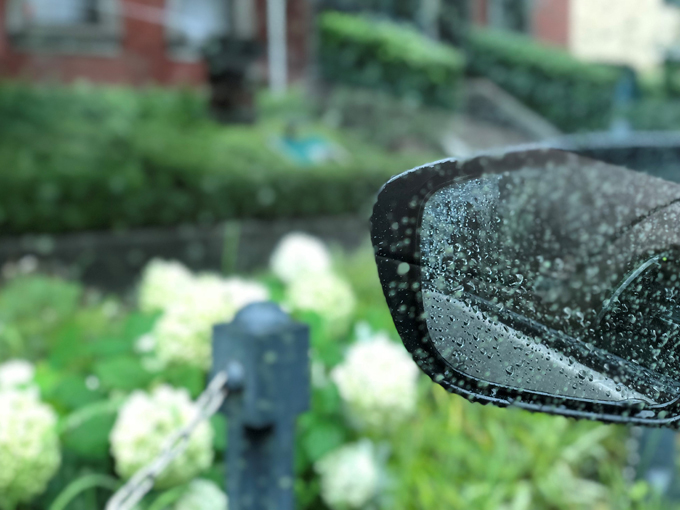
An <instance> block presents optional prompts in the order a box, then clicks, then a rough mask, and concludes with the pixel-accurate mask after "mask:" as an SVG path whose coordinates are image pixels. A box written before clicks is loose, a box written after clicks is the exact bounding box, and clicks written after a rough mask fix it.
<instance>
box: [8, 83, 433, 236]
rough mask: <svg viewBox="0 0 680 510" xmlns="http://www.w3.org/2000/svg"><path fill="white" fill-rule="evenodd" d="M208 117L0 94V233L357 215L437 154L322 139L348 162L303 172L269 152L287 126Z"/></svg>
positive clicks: (158, 98) (116, 92)
mask: <svg viewBox="0 0 680 510" xmlns="http://www.w3.org/2000/svg"><path fill="white" fill-rule="evenodd" d="M205 111H206V105H205V100H204V98H202V97H201V96H199V95H198V94H195V93H190V92H172V91H162V90H147V91H134V90H130V89H123V88H93V87H88V86H76V87H61V88H41V87H28V86H24V85H16V84H10V85H8V84H5V85H2V86H0V119H2V121H1V122H0V234H1V235H6V234H21V233H25V232H67V231H78V230H87V229H109V228H114V229H118V228H127V227H142V226H162V225H177V224H182V223H213V222H217V221H220V220H225V219H231V218H246V217H247V218H262V219H267V218H275V217H276V218H280V217H304V216H316V215H334V214H346V213H356V212H357V211H359V210H362V208H364V207H367V206H368V205H369V204H370V201H371V200H372V197H373V196H374V194H375V193H376V192H377V191H378V189H379V188H380V186H381V185H382V184H383V183H384V182H385V180H386V179H388V178H389V177H390V176H391V175H393V174H396V173H399V172H401V171H404V170H406V169H408V168H410V167H412V166H415V165H417V164H422V163H423V162H424V161H426V160H427V159H426V158H429V157H430V155H416V154H410V155H394V154H389V153H387V152H386V151H383V150H381V149H377V148H375V147H373V146H370V145H367V144H365V143H363V142H361V141H359V140H356V139H353V138H350V137H349V136H348V135H346V134H343V133H336V132H331V131H328V130H327V132H326V133H324V134H325V135H327V136H328V137H331V138H335V140H336V141H337V142H339V143H340V144H342V145H343V146H344V147H345V149H347V151H346V152H347V155H346V157H345V159H344V160H342V161H341V162H338V163H328V164H324V165H319V166H309V167H301V166H298V165H296V164H294V163H293V162H291V161H289V160H288V159H287V158H285V157H284V156H281V155H280V154H279V153H277V152H276V151H274V150H273V149H272V148H271V147H272V138H273V137H274V136H275V135H280V134H281V133H283V131H284V122H282V121H280V120H276V119H271V118H270V119H266V120H265V121H263V122H261V123H259V124H257V125H255V126H246V127H243V126H238V127H223V126H219V125H217V124H215V123H213V122H211V121H210V120H209V119H208V118H207V117H206V115H205V113H204V112H205ZM314 130H315V132H318V131H319V130H323V127H318V126H316V127H315V129H314Z"/></svg>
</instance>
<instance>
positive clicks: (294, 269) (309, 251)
mask: <svg viewBox="0 0 680 510" xmlns="http://www.w3.org/2000/svg"><path fill="white" fill-rule="evenodd" d="M270 267H271V270H272V272H273V273H274V274H275V275H276V276H277V277H278V278H279V279H280V280H281V281H283V282H286V283H292V282H293V281H295V280H297V279H298V278H300V277H301V276H302V275H304V274H307V273H326V272H329V271H330V268H331V255H330V253H329V252H328V249H327V248H326V245H325V244H324V243H323V242H322V241H321V240H319V239H317V238H316V237H313V236H310V235H308V234H303V233H301V232H293V233H291V234H288V235H286V236H285V237H284V238H283V239H281V241H279V244H278V245H277V246H276V249H275V250H274V253H273V254H272V257H271V259H270Z"/></svg>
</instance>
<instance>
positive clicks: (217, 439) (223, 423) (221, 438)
mask: <svg viewBox="0 0 680 510" xmlns="http://www.w3.org/2000/svg"><path fill="white" fill-rule="evenodd" d="M210 424H211V425H212V428H213V432H214V433H215V436H214V439H213V447H214V448H215V451H217V452H224V451H226V449H227V420H226V418H225V417H224V415H222V414H216V415H215V416H213V417H212V418H210Z"/></svg>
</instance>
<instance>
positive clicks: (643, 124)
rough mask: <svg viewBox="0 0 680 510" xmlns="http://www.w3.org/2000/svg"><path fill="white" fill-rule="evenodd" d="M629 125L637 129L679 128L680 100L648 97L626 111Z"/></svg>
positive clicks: (675, 129)
mask: <svg viewBox="0 0 680 510" xmlns="http://www.w3.org/2000/svg"><path fill="white" fill-rule="evenodd" d="M627 117H628V120H629V122H630V124H631V127H632V128H633V129H635V130H637V131H678V130H680V100H679V99H669V98H659V97H656V98H654V97H648V98H644V99H642V100H640V101H638V102H637V103H635V104H634V105H633V106H632V107H631V108H630V110H629V111H628V112H627Z"/></svg>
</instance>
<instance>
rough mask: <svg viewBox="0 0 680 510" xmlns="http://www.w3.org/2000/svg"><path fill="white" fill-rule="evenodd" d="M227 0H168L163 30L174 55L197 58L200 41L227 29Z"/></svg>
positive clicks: (227, 31) (199, 50) (200, 45)
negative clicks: (165, 29) (165, 28)
mask: <svg viewBox="0 0 680 510" xmlns="http://www.w3.org/2000/svg"><path fill="white" fill-rule="evenodd" d="M230 4H231V2H230V1H229V0H168V3H167V6H168V10H167V20H166V26H167V34H168V43H169V46H170V49H171V51H172V53H173V55H174V56H175V57H179V58H186V59H189V60H194V59H197V58H200V56H201V49H202V47H203V45H204V44H205V43H206V42H207V41H208V40H210V39H211V38H212V37H218V36H223V35H227V34H228V33H229V25H230V14H231V12H230V11H231V9H230V7H231V5H230Z"/></svg>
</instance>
